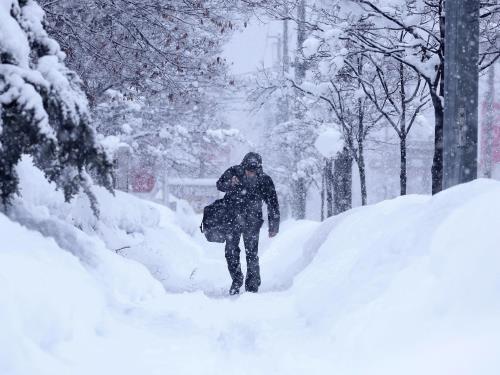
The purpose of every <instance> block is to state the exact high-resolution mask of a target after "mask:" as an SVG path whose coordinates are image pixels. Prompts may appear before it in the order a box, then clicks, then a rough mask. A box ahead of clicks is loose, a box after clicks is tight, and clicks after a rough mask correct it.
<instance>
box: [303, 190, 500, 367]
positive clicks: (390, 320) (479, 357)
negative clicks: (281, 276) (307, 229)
mask: <svg viewBox="0 0 500 375" xmlns="http://www.w3.org/2000/svg"><path fill="white" fill-rule="evenodd" d="M499 229H500V183H498V182H494V181H488V180H478V181H475V182H472V183H469V184H466V185H461V186H457V187H455V188H453V189H450V190H448V191H445V192H442V193H441V194H438V195H437V196H434V197H423V196H407V197H402V198H398V199H394V200H391V201H385V202H382V203H380V204H377V205H373V206H369V207H365V208H360V209H357V210H352V211H351V212H348V213H346V214H345V215H342V216H340V217H336V218H332V219H330V220H328V221H327V222H325V223H324V224H322V226H321V227H320V228H319V229H318V231H317V233H316V234H315V235H313V236H312V239H311V243H310V244H309V247H308V251H309V252H315V251H316V255H315V256H314V259H313V261H312V262H311V264H310V265H309V266H308V268H307V269H306V270H305V271H304V272H302V273H301V274H300V275H299V276H298V278H297V279H296V282H295V285H294V288H293V294H294V295H295V296H296V298H297V299H298V302H297V306H298V309H299V311H300V314H301V316H302V317H304V318H305V319H307V321H308V322H309V323H310V325H311V327H314V329H317V330H319V331H321V334H324V335H326V336H329V337H330V338H331V340H332V347H333V348H335V349H333V348H332V349H333V350H331V359H332V362H334V363H335V365H334V368H336V369H338V371H339V372H338V373H348V374H350V373H356V374H357V373H360V374H366V373H377V374H378V373H381V374H383V373H391V374H392V373H394V374H396V373H405V374H455V375H456V374H496V373H500V299H499V298H498V297H499V296H500V230H499ZM325 231H326V232H328V235H327V237H326V238H325V240H324V241H323V242H322V243H320V244H319V243H317V238H318V237H319V236H320V235H321V234H322V233H324V232H325ZM314 242H316V243H314Z"/></svg>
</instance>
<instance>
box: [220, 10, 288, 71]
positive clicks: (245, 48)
mask: <svg viewBox="0 0 500 375" xmlns="http://www.w3.org/2000/svg"><path fill="white" fill-rule="evenodd" d="M281 32H282V25H281V22H280V21H269V22H264V21H263V20H259V19H257V18H253V19H252V20H251V21H250V23H249V24H248V26H247V27H246V28H245V29H243V30H242V31H237V32H235V34H234V36H233V38H232V39H231V40H230V42H229V43H228V44H227V45H226V47H225V48H224V51H223V54H222V55H223V56H224V57H225V58H226V59H227V61H228V63H229V64H230V67H231V72H232V73H233V74H236V75H237V74H244V73H249V72H253V71H255V70H257V68H260V67H262V64H264V67H271V66H272V65H273V64H274V62H275V61H276V60H277V40H276V38H273V36H277V35H278V34H280V33H281Z"/></svg>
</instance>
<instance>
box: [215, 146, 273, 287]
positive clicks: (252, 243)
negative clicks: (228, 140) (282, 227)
mask: <svg viewBox="0 0 500 375" xmlns="http://www.w3.org/2000/svg"><path fill="white" fill-rule="evenodd" d="M217 189H219V190H220V191H222V192H225V193H226V194H225V196H224V200H225V201H226V204H227V206H228V207H229V210H230V215H231V220H230V228H229V230H228V233H227V235H226V260H227V266H228V269H229V274H230V275H231V278H232V280H233V282H232V284H231V288H230V290H229V294H230V295H234V294H238V293H239V292H240V288H241V286H242V285H243V273H242V272H241V265H240V248H239V243H240V237H241V235H243V243H244V245H245V252H246V260H247V276H246V279H245V290H246V291H248V292H254V293H256V292H257V291H258V290H259V286H260V268H259V256H258V251H259V231H260V228H261V226H262V224H263V222H264V220H263V219H262V201H264V202H265V203H266V205H267V212H268V225H269V237H274V236H275V235H276V234H277V233H278V231H279V224H280V210H279V204H278V197H277V195H276V190H275V188H274V183H273V180H272V179H271V177H269V176H268V175H267V174H265V173H264V172H263V170H262V158H261V156H260V155H259V154H257V153H255V152H250V153H248V154H247V155H245V157H244V158H243V161H242V162H241V164H240V165H235V166H232V167H231V168H229V169H228V170H227V171H225V172H224V174H223V175H222V176H221V177H220V178H219V180H218V181H217Z"/></svg>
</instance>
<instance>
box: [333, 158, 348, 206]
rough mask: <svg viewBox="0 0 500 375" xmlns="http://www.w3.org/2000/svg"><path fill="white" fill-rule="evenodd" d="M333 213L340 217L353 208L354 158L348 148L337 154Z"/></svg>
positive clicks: (334, 174) (334, 173)
mask: <svg viewBox="0 0 500 375" xmlns="http://www.w3.org/2000/svg"><path fill="white" fill-rule="evenodd" d="M333 191H334V202H333V203H334V204H333V213H334V215H338V214H340V213H342V212H344V211H347V210H349V209H351V207H352V157H351V154H350V151H349V150H348V149H347V148H344V150H343V151H342V152H340V153H338V154H337V157H336V158H335V160H334V172H333Z"/></svg>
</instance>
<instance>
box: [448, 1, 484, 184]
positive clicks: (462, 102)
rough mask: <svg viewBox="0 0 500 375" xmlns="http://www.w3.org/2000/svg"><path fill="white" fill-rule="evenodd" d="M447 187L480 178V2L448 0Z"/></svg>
mask: <svg viewBox="0 0 500 375" xmlns="http://www.w3.org/2000/svg"><path fill="white" fill-rule="evenodd" d="M445 6H446V23H445V24H446V26H445V69H444V87H445V95H444V129H443V141H444V142H443V145H444V155H443V156H444V160H443V163H444V165H443V166H444V176H443V177H444V178H443V188H444V189H447V188H449V187H452V186H454V185H457V184H461V183H464V182H468V181H471V180H474V179H476V178H477V143H478V142H477V140H478V83H479V82H478V81H479V72H478V58H479V0H466V1H464V0H446V5H445Z"/></svg>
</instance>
